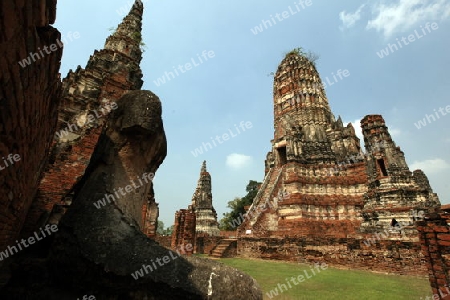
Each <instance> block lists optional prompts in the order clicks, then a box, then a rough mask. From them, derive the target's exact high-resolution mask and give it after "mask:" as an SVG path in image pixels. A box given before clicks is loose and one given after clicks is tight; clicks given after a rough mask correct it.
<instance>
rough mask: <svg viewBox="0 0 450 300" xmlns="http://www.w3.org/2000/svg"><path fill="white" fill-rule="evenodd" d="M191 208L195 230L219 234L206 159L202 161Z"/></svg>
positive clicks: (213, 234) (212, 234)
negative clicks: (194, 218) (193, 213)
mask: <svg viewBox="0 0 450 300" xmlns="http://www.w3.org/2000/svg"><path fill="white" fill-rule="evenodd" d="M192 209H193V210H194V211H195V215H196V222H197V225H196V232H197V234H199V233H206V234H208V235H210V236H218V235H220V230H219V223H218V222H217V213H216V210H215V209H214V207H213V205H212V193H211V175H209V173H208V171H207V170H206V161H204V162H203V165H202V168H201V171H200V179H199V180H198V183H197V188H196V189H195V192H194V195H193V196H192Z"/></svg>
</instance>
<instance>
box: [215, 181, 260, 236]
mask: <svg viewBox="0 0 450 300" xmlns="http://www.w3.org/2000/svg"><path fill="white" fill-rule="evenodd" d="M260 185H261V183H260V182H257V181H255V180H250V181H249V183H248V184H247V187H246V188H245V190H246V192H247V195H245V196H244V197H242V198H239V197H236V198H234V199H233V200H232V201H229V202H228V204H227V207H228V208H230V209H231V211H230V212H227V213H224V214H223V218H222V219H221V220H220V221H219V228H220V229H221V230H236V225H238V224H237V223H236V220H241V221H242V217H241V215H243V214H245V209H244V207H245V206H248V205H251V204H252V203H253V199H254V198H255V196H256V194H257V193H258V189H259V186H260Z"/></svg>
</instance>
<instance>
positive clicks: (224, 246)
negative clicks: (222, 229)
mask: <svg viewBox="0 0 450 300" xmlns="http://www.w3.org/2000/svg"><path fill="white" fill-rule="evenodd" d="M235 242H237V239H222V240H220V242H219V243H218V244H217V246H216V247H215V248H214V249H213V250H212V252H211V254H210V256H211V257H214V258H222V257H224V254H225V252H226V251H227V250H228V248H229V247H230V246H231V244H233V243H235Z"/></svg>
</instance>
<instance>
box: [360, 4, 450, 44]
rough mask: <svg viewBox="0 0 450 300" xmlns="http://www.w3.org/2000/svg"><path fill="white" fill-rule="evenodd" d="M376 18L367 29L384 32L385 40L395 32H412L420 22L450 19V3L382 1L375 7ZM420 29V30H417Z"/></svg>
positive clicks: (368, 24)
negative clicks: (390, 2)
mask: <svg viewBox="0 0 450 300" xmlns="http://www.w3.org/2000/svg"><path fill="white" fill-rule="evenodd" d="M372 13H374V14H376V16H375V18H374V19H372V20H369V22H368V23H367V26H366V29H375V30H376V31H377V32H383V35H384V37H385V38H389V37H391V36H392V35H393V34H394V33H395V32H405V31H407V30H412V29H413V26H417V27H419V24H418V23H420V22H426V21H440V20H443V19H445V18H447V17H450V2H449V1H448V0H399V1H398V2H397V3H394V4H390V5H389V4H385V3H383V2H382V1H380V2H379V3H377V4H375V5H374V6H373V10H372ZM416 29H418V28H416Z"/></svg>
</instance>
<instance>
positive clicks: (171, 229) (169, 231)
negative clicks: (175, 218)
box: [163, 225, 174, 235]
mask: <svg viewBox="0 0 450 300" xmlns="http://www.w3.org/2000/svg"><path fill="white" fill-rule="evenodd" d="M173 229H174V225H172V226H170V227H167V228H166V229H164V232H163V234H164V235H172V232H173Z"/></svg>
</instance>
